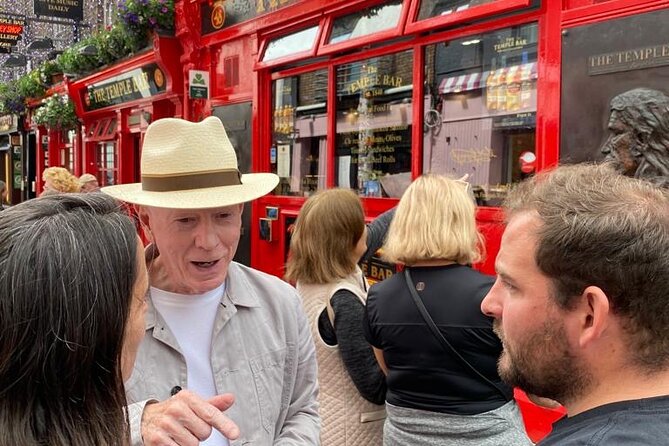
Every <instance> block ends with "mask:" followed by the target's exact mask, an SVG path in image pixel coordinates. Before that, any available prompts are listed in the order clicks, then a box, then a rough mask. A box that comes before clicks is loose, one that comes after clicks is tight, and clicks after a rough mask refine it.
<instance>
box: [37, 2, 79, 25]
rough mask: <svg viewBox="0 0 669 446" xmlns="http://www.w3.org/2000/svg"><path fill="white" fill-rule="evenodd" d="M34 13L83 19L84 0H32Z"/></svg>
mask: <svg viewBox="0 0 669 446" xmlns="http://www.w3.org/2000/svg"><path fill="white" fill-rule="evenodd" d="M33 5H34V7H35V15H46V16H49V17H62V18H64V19H72V20H77V21H81V20H83V19H84V0H33Z"/></svg>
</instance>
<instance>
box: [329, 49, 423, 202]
mask: <svg viewBox="0 0 669 446" xmlns="http://www.w3.org/2000/svg"><path fill="white" fill-rule="evenodd" d="M412 67H413V53H412V51H411V50H408V51H403V52H400V53H395V54H391V55H387V56H380V57H374V58H371V59H365V60H361V61H357V62H352V63H347V64H343V65H339V66H337V67H336V73H337V104H336V109H337V114H336V119H337V123H336V126H337V139H336V146H335V147H336V149H335V150H336V157H335V166H334V167H335V183H336V185H337V186H338V187H345V188H351V189H354V190H356V191H357V192H358V194H359V195H361V196H367V197H400V196H401V194H402V192H403V191H404V189H405V188H406V187H407V186H408V184H409V182H410V181H411V116H412V102H411V97H412V90H413V85H412V79H413V76H412Z"/></svg>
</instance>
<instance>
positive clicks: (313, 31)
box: [262, 25, 318, 62]
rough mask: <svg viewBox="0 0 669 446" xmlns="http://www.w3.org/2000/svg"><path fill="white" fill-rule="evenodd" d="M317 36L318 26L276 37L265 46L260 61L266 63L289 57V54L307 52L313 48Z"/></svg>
mask: <svg viewBox="0 0 669 446" xmlns="http://www.w3.org/2000/svg"><path fill="white" fill-rule="evenodd" d="M317 35H318V25H316V26H313V27H311V28H307V29H303V30H302V31H298V32H296V33H293V34H288V35H287V36H281V37H277V38H276V39H274V40H271V41H270V42H269V44H268V45H267V49H266V50H265V55H264V56H263V58H262V61H263V62H267V61H269V60H274V59H279V58H280V57H285V56H290V55H291V54H296V53H301V52H302V51H308V50H310V49H311V48H313V47H314V43H315V42H316V36H317Z"/></svg>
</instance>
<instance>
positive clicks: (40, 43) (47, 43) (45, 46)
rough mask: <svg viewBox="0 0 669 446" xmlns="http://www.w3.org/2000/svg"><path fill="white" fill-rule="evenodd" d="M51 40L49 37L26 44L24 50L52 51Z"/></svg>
mask: <svg viewBox="0 0 669 446" xmlns="http://www.w3.org/2000/svg"><path fill="white" fill-rule="evenodd" d="M53 48H54V46H53V40H51V38H50V37H42V38H40V39H36V40H33V41H32V42H30V44H28V46H27V47H26V50H30V51H36V50H51V49H53Z"/></svg>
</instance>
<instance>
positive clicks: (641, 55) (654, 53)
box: [588, 43, 669, 76]
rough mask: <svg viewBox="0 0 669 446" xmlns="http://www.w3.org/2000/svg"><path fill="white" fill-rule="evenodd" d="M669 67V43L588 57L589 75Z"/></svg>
mask: <svg viewBox="0 0 669 446" xmlns="http://www.w3.org/2000/svg"><path fill="white" fill-rule="evenodd" d="M665 65H669V43H663V44H661V45H653V46H647V47H643V48H635V49H631V50H624V51H615V52H612V53H605V54H595V55H593V56H590V57H588V74H589V75H590V76H597V75H599V74H607V73H616V72H619V71H631V70H640V69H642V68H650V67H661V66H665Z"/></svg>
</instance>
